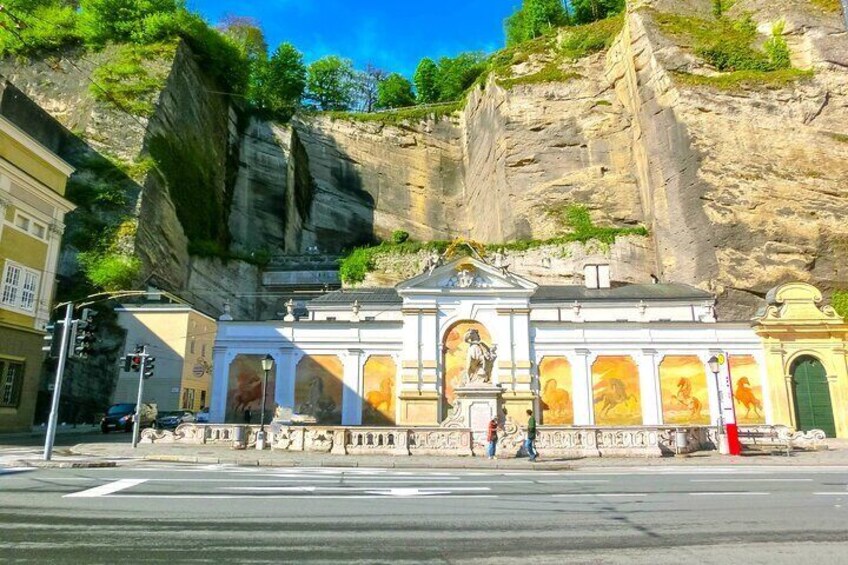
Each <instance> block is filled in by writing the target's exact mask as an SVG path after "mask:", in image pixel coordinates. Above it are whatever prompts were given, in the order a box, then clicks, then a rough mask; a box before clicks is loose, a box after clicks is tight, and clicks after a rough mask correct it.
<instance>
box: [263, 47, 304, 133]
mask: <svg viewBox="0 0 848 565" xmlns="http://www.w3.org/2000/svg"><path fill="white" fill-rule="evenodd" d="M305 90H306V66H305V65H304V64H303V55H302V54H301V52H300V51H298V50H297V49H296V48H295V47H294V45H292V44H291V43H283V44H281V45H280V46H279V47H277V49H276V50H275V51H274V54H273V55H271V58H270V59H268V60H267V61H265V62H263V63H261V64H259V65H258V66H257V71H256V73H255V74H254V76H253V77H252V79H251V85H250V92H249V98H250V100H251V102H252V103H253V104H254V105H255V106H257V107H258V108H260V109H262V110H265V111H267V112H270V113H271V114H272V115H274V116H275V117H277V118H279V119H282V120H288V119H289V118H291V116H292V114H294V112H295V110H296V109H297V107H298V106H299V105H300V100H301V98H303V92H304V91H305Z"/></svg>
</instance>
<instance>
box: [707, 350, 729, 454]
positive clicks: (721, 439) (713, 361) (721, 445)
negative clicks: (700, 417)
mask: <svg viewBox="0 0 848 565" xmlns="http://www.w3.org/2000/svg"><path fill="white" fill-rule="evenodd" d="M707 365H709V367H710V371H712V373H713V377H715V384H716V398H718V436H717V439H718V452H719V453H721V454H722V455H727V454H728V453H730V447H729V445H728V443H727V435H726V434H725V433H724V410H723V409H722V407H721V386H720V385H719V382H718V371H719V367H720V366H721V361H719V359H718V357H716V356H715V355H713V356H712V357H710V358H709V360H708V361H707Z"/></svg>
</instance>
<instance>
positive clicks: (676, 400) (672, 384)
mask: <svg viewBox="0 0 848 565" xmlns="http://www.w3.org/2000/svg"><path fill="white" fill-rule="evenodd" d="M659 374H660V391H661V395H662V411H663V422H664V423H666V424H693V425H709V423H710V411H709V400H708V399H709V394H708V393H707V372H706V369H705V368H704V363H703V362H701V360H700V359H699V358H698V357H696V356H694V355H668V356H666V357H664V358H663V360H662V362H661V363H660V367H659Z"/></svg>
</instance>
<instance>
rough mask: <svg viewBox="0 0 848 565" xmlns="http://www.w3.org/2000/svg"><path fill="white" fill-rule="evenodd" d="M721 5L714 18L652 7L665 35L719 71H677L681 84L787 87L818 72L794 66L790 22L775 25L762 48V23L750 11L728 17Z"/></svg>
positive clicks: (653, 13) (729, 86) (675, 74)
mask: <svg viewBox="0 0 848 565" xmlns="http://www.w3.org/2000/svg"><path fill="white" fill-rule="evenodd" d="M716 6H718V8H716V9H714V11H713V12H714V14H716V17H715V18H713V19H705V18H698V17H694V16H686V15H682V14H676V13H666V12H656V11H653V10H651V11H650V13H651V14H652V15H653V18H654V20H655V21H656V22H657V24H658V25H659V28H660V30H661V31H662V32H663V33H665V34H667V35H670V36H672V37H674V38H676V39H677V40H678V41H679V42H680V43H682V44H687V45H691V46H692V50H693V52H694V53H695V54H696V55H698V56H699V57H701V58H702V59H703V60H704V61H705V62H706V63H708V64H709V65H711V66H712V67H713V68H714V69H715V70H716V71H718V73H717V74H713V75H703V74H693V73H686V72H675V73H673V74H674V76H675V77H676V78H677V80H678V81H679V82H680V83H681V84H686V85H696V86H712V87H715V88H719V89H725V90H730V89H737V88H752V87H782V86H785V85H787V84H789V83H791V82H794V81H797V80H799V79H803V78H806V77H809V76H810V75H811V74H812V73H811V72H809V71H803V70H799V69H793V68H792V63H791V60H790V56H791V53H790V51H789V46H788V45H787V43H786V40H785V39H784V37H783V31H784V22H782V21H778V22H775V23H774V24H773V25H772V34H771V36H770V37H769V38H767V39H766V40H765V42H764V43H763V47H762V49H760V48H758V47H757V43H758V41H759V40H760V36H759V34H758V32H757V25H756V23H755V22H754V21H753V19H752V18H751V15H750V14H745V15H743V16H742V17H740V18H737V19H731V18H728V17H726V16H725V15H723V14H724V9H726V6H724V4H722V3H719V4H717V5H716Z"/></svg>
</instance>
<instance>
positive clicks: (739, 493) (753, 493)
mask: <svg viewBox="0 0 848 565" xmlns="http://www.w3.org/2000/svg"><path fill="white" fill-rule="evenodd" d="M768 494H771V493H770V492H761V491H737V492H733V491H731V492H690V493H689V496H765V495H768Z"/></svg>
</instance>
